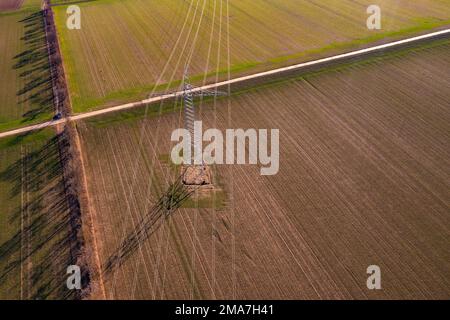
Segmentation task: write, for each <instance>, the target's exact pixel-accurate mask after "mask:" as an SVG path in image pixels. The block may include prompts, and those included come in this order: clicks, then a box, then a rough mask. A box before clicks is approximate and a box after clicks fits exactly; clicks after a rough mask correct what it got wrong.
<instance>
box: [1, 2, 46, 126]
mask: <svg viewBox="0 0 450 320" xmlns="http://www.w3.org/2000/svg"><path fill="white" fill-rule="evenodd" d="M0 55H1V56H2V59H0V74H1V78H0V131H6V130H8V129H12V128H16V127H20V126H25V125H29V124H33V123H37V122H42V121H44V120H48V119H49V118H51V115H52V111H53V106H52V90H51V85H50V72H49V65H48V56H47V49H46V47H45V32H44V29H43V20H42V16H41V14H40V13H39V2H38V1H32V2H26V3H25V6H24V7H22V9H20V10H18V11H14V12H8V13H0Z"/></svg>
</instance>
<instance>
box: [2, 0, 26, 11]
mask: <svg viewBox="0 0 450 320" xmlns="http://www.w3.org/2000/svg"><path fill="white" fill-rule="evenodd" d="M22 3H23V0H3V1H2V2H0V12H1V11H10V10H17V9H19V8H20V7H21V6H22Z"/></svg>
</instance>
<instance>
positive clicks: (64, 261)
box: [0, 129, 74, 300]
mask: <svg viewBox="0 0 450 320" xmlns="http://www.w3.org/2000/svg"><path fill="white" fill-rule="evenodd" d="M67 203H68V202H67V199H66V198H65V191H64V185H63V179H62V168H61V165H60V158H59V152H58V147H57V137H56V136H55V134H54V132H53V131H52V130H50V129H46V130H44V131H40V132H36V133H33V134H30V135H26V136H16V137H12V138H3V139H0V300H2V299H67V298H71V297H72V296H73V294H74V292H73V291H72V292H70V291H69V290H67V288H66V285H65V279H66V268H67V266H68V265H70V264H73V263H72V262H71V261H73V257H72V256H71V253H72V252H71V250H72V249H71V243H72V242H71V241H72V238H71V237H70V230H71V228H70V220H69V208H68V204H67Z"/></svg>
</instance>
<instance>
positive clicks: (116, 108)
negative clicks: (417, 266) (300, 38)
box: [0, 28, 450, 138]
mask: <svg viewBox="0 0 450 320" xmlns="http://www.w3.org/2000/svg"><path fill="white" fill-rule="evenodd" d="M447 34H450V28H449V29H444V30H440V31H436V32H431V33H427V34H424V35H421V36H415V37H412V38H407V39H403V40H398V41H394V42H390V43H386V44H382V45H377V46H373V47H369V48H365V49H360V50H355V51H351V52H347V53H342V54H338V55H334V56H331V57H327V58H322V59H317V60H312V61H308V62H303V63H299V64H294V65H292V66H287V67H282V68H276V69H273V70H269V71H264V72H259V73H255V74H252V75H248V76H243V77H238V78H234V79H231V80H226V81H221V82H216V83H212V84H208V85H204V86H201V87H195V88H194V89H192V90H191V92H192V93H196V92H201V91H205V90H211V89H216V88H219V87H223V86H227V85H231V84H236V83H240V82H245V81H249V80H255V79H259V78H263V77H267V76H271V75H275V74H278V73H284V72H287V71H294V70H300V69H302V68H306V67H311V66H317V65H321V64H326V63H329V62H334V61H339V60H342V59H345V58H351V57H357V56H360V55H364V54H368V53H374V52H379V51H381V50H383V49H388V48H393V47H397V46H401V45H405V44H409V43H413V42H417V41H420V40H425V39H431V38H435V37H438V36H442V35H447ZM183 94H184V91H182V90H181V91H177V92H174V93H170V94H162V95H158V96H155V97H152V98H148V99H144V100H140V101H136V102H130V103H126V104H121V105H117V106H114V107H109V108H104V109H101V110H95V111H89V112H85V113H80V114H75V115H72V116H68V117H66V118H63V119H59V120H56V121H53V120H52V121H47V122H43V123H41V124H37V125H32V126H27V127H23V128H19V129H14V130H10V131H5V132H2V133H0V138H3V137H7V136H12V135H17V134H22V133H27V132H30V131H34V130H38V129H41V128H44V127H49V126H56V125H58V124H62V123H65V122H67V121H78V120H82V119H86V118H92V117H96V116H100V115H103V114H107V113H112V112H117V111H122V110H127V109H131V108H135V107H139V106H142V105H146V104H152V103H155V102H162V101H164V100H169V99H172V98H176V97H180V96H182V95H183Z"/></svg>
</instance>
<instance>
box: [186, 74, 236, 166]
mask: <svg viewBox="0 0 450 320" xmlns="http://www.w3.org/2000/svg"><path fill="white" fill-rule="evenodd" d="M194 88H195V87H194V86H192V85H191V84H190V83H189V76H188V72H187V69H185V70H184V75H183V113H184V127H185V129H186V130H188V131H189V135H190V136H191V150H196V149H197V152H200V153H199V154H201V150H198V149H199V145H200V141H195V140H194V139H195V136H194V122H195V106H194V97H214V96H225V95H228V94H227V93H226V92H222V91H217V90H216V91H210V90H198V91H197V90H196V91H194V92H192V90H193V89H194ZM200 139H201V138H200ZM202 164H203V159H202Z"/></svg>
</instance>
